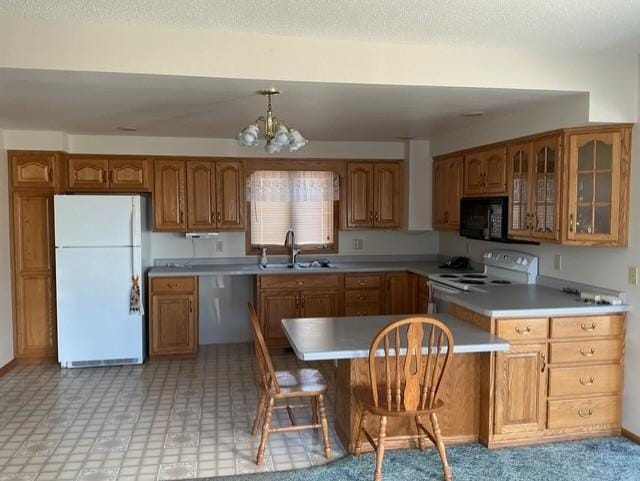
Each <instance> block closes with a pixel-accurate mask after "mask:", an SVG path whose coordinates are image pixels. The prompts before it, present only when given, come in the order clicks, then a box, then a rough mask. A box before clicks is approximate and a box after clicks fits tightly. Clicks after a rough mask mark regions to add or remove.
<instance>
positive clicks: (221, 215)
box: [216, 161, 245, 230]
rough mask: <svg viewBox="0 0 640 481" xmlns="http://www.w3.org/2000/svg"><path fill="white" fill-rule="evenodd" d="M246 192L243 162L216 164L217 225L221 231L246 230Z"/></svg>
mask: <svg viewBox="0 0 640 481" xmlns="http://www.w3.org/2000/svg"><path fill="white" fill-rule="evenodd" d="M244 211H245V190H244V169H243V165H242V162H234V161H224V162H223V161H218V162H216V224H217V228H218V229H220V230H234V229H237V230H242V229H244V225H245V224H244Z"/></svg>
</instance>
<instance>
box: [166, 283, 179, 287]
mask: <svg viewBox="0 0 640 481" xmlns="http://www.w3.org/2000/svg"><path fill="white" fill-rule="evenodd" d="M167 287H169V288H174V287H178V283H177V282H167Z"/></svg>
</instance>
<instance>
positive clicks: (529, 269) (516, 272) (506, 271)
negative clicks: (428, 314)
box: [429, 249, 538, 297]
mask: <svg viewBox="0 0 640 481" xmlns="http://www.w3.org/2000/svg"><path fill="white" fill-rule="evenodd" d="M482 259H483V264H484V269H483V270H482V271H481V272H464V273H459V274H458V273H447V274H432V275H430V276H429V280H430V281H431V286H432V288H433V290H434V291H435V293H436V294H437V292H438V291H439V292H444V293H447V294H462V293H464V292H482V291H484V290H485V289H484V288H485V287H487V286H507V285H511V284H535V283H536V279H537V277H538V257H537V256H534V255H531V254H527V253H526V252H518V251H512V250H506V249H494V250H489V251H487V252H485V253H484V255H483V256H482ZM436 297H437V296H436Z"/></svg>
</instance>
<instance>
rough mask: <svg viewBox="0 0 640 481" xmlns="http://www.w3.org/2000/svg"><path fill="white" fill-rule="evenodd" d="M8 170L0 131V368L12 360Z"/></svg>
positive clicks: (2, 134) (2, 136)
mask: <svg viewBox="0 0 640 481" xmlns="http://www.w3.org/2000/svg"><path fill="white" fill-rule="evenodd" d="M8 187H9V170H8V165H7V151H6V150H5V146H4V133H3V131H2V130H0V367H2V366H4V365H5V364H7V363H8V362H9V361H11V360H12V359H13V314H12V309H11V305H12V303H11V253H10V249H9V189H8Z"/></svg>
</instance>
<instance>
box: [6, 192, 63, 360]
mask: <svg viewBox="0 0 640 481" xmlns="http://www.w3.org/2000/svg"><path fill="white" fill-rule="evenodd" d="M11 204H12V224H11V225H12V238H13V239H12V249H13V255H12V258H13V296H14V297H13V300H14V327H15V337H14V340H15V342H14V347H15V357H16V359H18V360H44V359H51V360H53V359H55V356H56V353H57V326H56V301H55V299H56V293H55V253H54V230H53V229H54V227H53V193H52V192H40V191H35V192H34V191H29V192H22V191H14V192H13V194H12V199H11Z"/></svg>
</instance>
